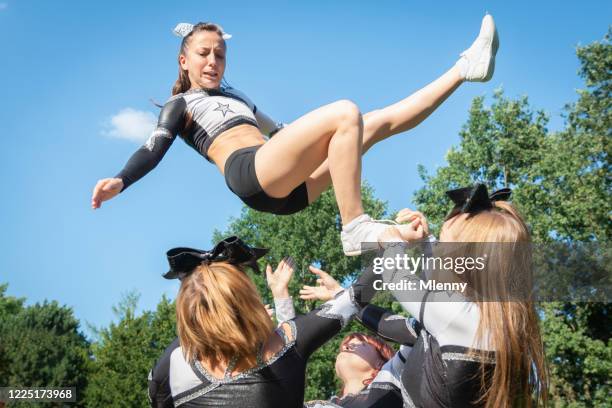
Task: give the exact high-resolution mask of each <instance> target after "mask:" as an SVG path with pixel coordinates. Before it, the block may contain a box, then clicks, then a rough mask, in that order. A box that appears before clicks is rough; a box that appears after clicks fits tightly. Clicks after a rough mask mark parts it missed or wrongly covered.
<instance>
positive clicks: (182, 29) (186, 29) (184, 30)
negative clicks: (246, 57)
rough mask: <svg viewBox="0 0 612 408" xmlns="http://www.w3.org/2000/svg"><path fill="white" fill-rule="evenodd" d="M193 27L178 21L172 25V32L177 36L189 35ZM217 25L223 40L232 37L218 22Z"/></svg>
mask: <svg viewBox="0 0 612 408" xmlns="http://www.w3.org/2000/svg"><path fill="white" fill-rule="evenodd" d="M193 27H194V25H193V24H190V23H179V24H177V25H176V27H174V30H172V32H173V33H174V34H175V35H176V36H178V37H186V36H188V35H189V33H191V32H192V31H193ZM217 27H219V28H220V29H221V32H222V33H223V34H222V35H221V37H222V38H223V39H224V40H229V39H230V38H232V35H231V34H228V33H226V32H225V31H223V27H221V26H220V25H218V24H217Z"/></svg>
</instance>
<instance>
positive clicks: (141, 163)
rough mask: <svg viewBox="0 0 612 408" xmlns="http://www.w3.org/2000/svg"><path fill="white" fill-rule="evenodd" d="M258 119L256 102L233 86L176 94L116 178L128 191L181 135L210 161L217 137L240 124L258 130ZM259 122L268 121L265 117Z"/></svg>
mask: <svg viewBox="0 0 612 408" xmlns="http://www.w3.org/2000/svg"><path fill="white" fill-rule="evenodd" d="M257 116H260V115H258V113H257V107H256V106H255V105H254V104H253V102H251V100H250V99H249V98H247V96H246V95H244V94H243V93H242V92H240V91H238V90H237V89H234V88H231V87H221V88H219V89H193V90H190V91H187V92H184V93H181V94H178V95H175V96H173V97H172V98H170V99H169V100H168V101H167V102H166V104H165V105H164V106H163V108H162V110H161V112H160V114H159V119H158V122H157V127H156V128H155V130H154V131H153V133H152V134H151V136H150V137H149V139H148V140H147V142H146V143H145V144H144V145H143V146H142V147H141V148H140V149H138V150H137V151H136V152H135V153H134V154H133V155H132V157H131V158H130V159H129V161H128V162H127V163H126V165H125V167H124V168H123V170H121V171H120V172H119V174H117V176H116V177H117V178H120V179H122V180H123V189H124V190H125V189H126V188H127V187H129V186H130V185H131V184H133V183H134V182H136V181H137V180H139V179H140V178H141V177H143V176H144V175H146V174H147V173H148V172H149V171H151V170H152V169H153V168H155V166H157V164H158V163H159V162H160V161H161V159H162V158H163V157H164V155H165V154H166V152H167V151H168V149H169V148H170V146H171V145H172V142H174V139H175V138H176V135H178V134H181V136H182V138H183V140H185V142H186V143H187V144H188V145H189V146H191V147H193V148H194V149H195V150H196V151H197V152H198V153H200V154H201V155H202V156H204V157H205V158H206V160H209V161H210V159H209V157H208V154H207V153H208V148H209V147H210V145H211V144H212V142H213V141H214V140H215V138H216V137H217V136H219V135H220V134H221V133H223V132H225V131H226V130H228V129H230V128H232V127H234V126H238V125H243V124H249V125H253V126H255V127H257V126H258V117H257ZM259 120H260V121H264V119H263V116H262V117H261V118H259ZM267 121H269V119H267ZM276 126H280V124H277V125H276ZM272 132H273V130H272Z"/></svg>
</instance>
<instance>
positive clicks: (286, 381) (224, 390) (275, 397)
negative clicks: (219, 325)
mask: <svg viewBox="0 0 612 408" xmlns="http://www.w3.org/2000/svg"><path fill="white" fill-rule="evenodd" d="M368 279H371V280H373V276H372V274H364V275H362V277H361V278H360V279H359V280H358V282H357V283H356V284H354V285H353V286H352V287H351V288H349V289H348V290H345V291H343V292H341V293H340V294H338V296H336V298H335V299H332V300H330V301H329V302H326V303H324V304H323V305H322V306H321V307H319V308H316V309H314V310H313V311H311V312H310V313H308V314H305V315H299V316H297V317H295V318H294V319H292V320H290V321H288V322H287V323H288V324H289V325H290V328H291V336H289V337H287V336H286V335H285V332H284V331H283V330H282V329H280V328H279V329H277V330H276V333H278V335H279V336H281V338H282V339H283V342H284V346H283V348H282V349H281V350H280V351H278V352H277V353H276V354H275V355H274V356H273V357H272V358H271V359H269V360H268V361H261V356H259V357H260V358H259V359H258V360H259V364H258V365H257V366H256V367H254V368H252V369H249V370H247V371H244V372H242V373H240V374H238V375H235V376H233V377H230V376H229V374H227V373H226V376H225V378H223V379H217V378H215V377H213V376H212V375H210V374H209V373H208V372H207V371H206V369H205V368H204V367H203V366H202V365H201V364H200V363H199V362H198V361H193V362H190V361H187V360H186V359H185V356H184V355H183V352H182V349H181V347H180V344H179V342H178V340H175V342H174V343H173V344H172V345H171V346H170V347H169V348H168V349H167V350H166V352H165V353H164V354H163V356H162V357H161V358H160V359H159V360H158V361H157V363H156V365H155V367H154V368H153V370H151V373H150V375H149V397H150V400H151V406H152V407H172V406H184V407H216V406H219V407H229V406H231V407H241V408H278V407H287V408H292V407H294V408H301V407H302V406H303V402H304V384H305V372H306V363H307V361H308V358H309V357H310V355H311V354H312V353H313V352H314V351H316V350H317V349H318V348H319V347H321V346H322V345H323V344H325V342H327V341H328V340H329V339H330V338H332V337H333V336H334V335H335V334H337V333H338V332H339V331H340V330H341V328H342V327H343V326H344V325H346V324H347V323H348V322H349V321H350V319H351V318H352V317H353V315H354V314H355V313H356V312H357V310H358V307H359V305H360V304H361V302H367V301H369V299H366V297H364V296H362V294H361V292H362V291H361V288H362V287H364V286H367V285H368V282H367V280H368ZM369 285H370V286H371V283H369ZM231 370H232V367H231V364H230V366H228V370H227V371H228V373H229V372H231Z"/></svg>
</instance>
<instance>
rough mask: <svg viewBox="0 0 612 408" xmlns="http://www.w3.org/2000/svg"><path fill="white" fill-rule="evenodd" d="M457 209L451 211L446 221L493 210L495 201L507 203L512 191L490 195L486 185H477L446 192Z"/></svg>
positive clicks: (498, 191) (502, 190)
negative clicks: (460, 215) (463, 215)
mask: <svg viewBox="0 0 612 408" xmlns="http://www.w3.org/2000/svg"><path fill="white" fill-rule="evenodd" d="M446 195H447V196H448V198H450V199H451V200H452V201H453V203H454V204H455V207H454V208H453V209H452V210H451V212H450V213H449V215H448V216H447V217H446V219H449V218H452V217H454V216H455V215H457V214H461V213H468V214H475V213H477V212H479V211H483V210H488V209H491V208H493V201H507V200H508V199H509V198H510V196H511V195H512V190H510V189H509V188H502V189H500V190H497V191H495V192H494V193H493V194H491V195H489V192H488V191H487V187H486V186H485V185H484V184H476V185H475V186H472V187H463V188H458V189H456V190H449V191H447V192H446Z"/></svg>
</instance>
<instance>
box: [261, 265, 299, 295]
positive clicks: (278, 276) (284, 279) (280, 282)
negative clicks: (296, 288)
mask: <svg viewBox="0 0 612 408" xmlns="http://www.w3.org/2000/svg"><path fill="white" fill-rule="evenodd" d="M294 271H295V261H294V260H293V259H292V258H291V257H285V258H283V259H282V260H281V261H280V262H279V263H278V266H277V267H276V270H275V271H274V272H272V266H270V265H267V266H266V280H267V281H268V287H269V288H270V290H271V291H272V296H274V297H275V298H277V299H285V298H288V297H289V281H291V277H292V276H293V272H294Z"/></svg>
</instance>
